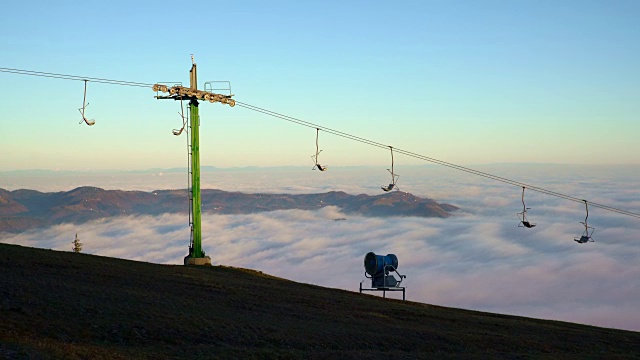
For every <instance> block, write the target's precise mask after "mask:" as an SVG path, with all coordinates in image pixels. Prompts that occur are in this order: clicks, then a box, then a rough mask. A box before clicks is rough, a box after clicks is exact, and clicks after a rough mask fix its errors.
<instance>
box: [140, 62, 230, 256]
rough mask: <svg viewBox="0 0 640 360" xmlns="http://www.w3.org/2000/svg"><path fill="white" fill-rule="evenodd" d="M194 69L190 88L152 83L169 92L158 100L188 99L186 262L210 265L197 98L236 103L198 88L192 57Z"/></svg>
mask: <svg viewBox="0 0 640 360" xmlns="http://www.w3.org/2000/svg"><path fill="white" fill-rule="evenodd" d="M191 62H192V65H191V70H189V78H190V83H189V87H188V88H187V87H183V86H178V85H176V86H172V87H169V86H167V85H163V84H155V85H153V91H156V92H157V93H160V92H164V93H169V96H161V95H156V98H157V99H173V100H180V101H182V100H189V127H190V129H191V134H190V135H191V137H190V143H189V145H188V151H189V173H190V186H189V200H190V201H189V203H190V209H189V212H190V213H191V216H190V217H189V218H190V224H189V225H190V226H191V240H190V244H189V255H187V256H186V257H185V258H184V264H185V265H211V258H210V257H209V256H205V253H204V251H203V250H202V224H201V218H202V203H201V196H200V115H199V111H198V105H199V103H198V100H203V101H209V102H212V103H214V102H220V103H223V104H228V105H229V106H231V107H233V106H235V104H236V102H235V100H233V99H231V97H232V96H233V95H232V94H229V95H222V94H215V93H212V92H207V91H201V90H198V75H197V66H196V63H195V62H194V61H193V56H192V57H191ZM181 133H182V130H181V131H179V132H176V131H174V135H180V134H181Z"/></svg>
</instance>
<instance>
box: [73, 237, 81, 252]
mask: <svg viewBox="0 0 640 360" xmlns="http://www.w3.org/2000/svg"><path fill="white" fill-rule="evenodd" d="M71 243H72V244H73V252H75V253H79V252H81V251H82V243H81V242H80V239H78V234H76V238H75V239H74V240H73V241H72V242H71Z"/></svg>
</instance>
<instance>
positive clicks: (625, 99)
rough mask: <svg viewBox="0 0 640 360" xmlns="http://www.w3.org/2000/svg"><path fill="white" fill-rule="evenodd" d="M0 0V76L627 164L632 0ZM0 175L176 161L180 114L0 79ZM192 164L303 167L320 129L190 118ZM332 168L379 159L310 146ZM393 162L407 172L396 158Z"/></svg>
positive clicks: (457, 155)
mask: <svg viewBox="0 0 640 360" xmlns="http://www.w3.org/2000/svg"><path fill="white" fill-rule="evenodd" d="M187 4H188V3H185V2H182V3H181V2H158V1H154V2H147V1H141V2H129V1H127V2H125V1H109V2H100V3H95V4H93V3H78V2H66V1H61V2H53V3H52V2H44V1H33V2H28V3H20V2H8V3H6V4H4V5H3V11H2V13H1V14H0V49H1V50H0V67H5V68H19V69H27V70H35V71H44V72H54V73H63V74H72V75H80V76H90V77H99V78H110V79H118V80H128V81H138V82H145V83H154V82H160V81H183V82H185V83H186V82H188V70H189V68H190V63H191V62H190V59H189V54H191V53H193V54H195V59H196V62H197V64H198V71H199V73H198V75H199V82H200V86H202V83H203V82H204V81H207V80H230V81H231V83H232V88H233V92H234V93H235V94H236V99H237V100H239V101H242V102H245V103H249V104H252V105H257V106H261V107H264V108H267V109H270V110H274V111H277V112H280V113H284V114H287V115H290V116H295V117H298V118H301V119H304V120H306V121H310V122H314V123H317V124H320V125H322V126H326V127H330V128H334V129H337V130H340V131H344V132H348V133H352V134H354V135H358V136H361V137H365V138H369V139H371V140H375V141H378V142H381V143H385V144H389V145H393V146H395V147H399V148H402V149H406V150H409V151H413V152H416V153H420V154H423V155H427V156H432V157H435V158H439V159H442V160H446V161H450V162H454V163H459V164H463V165H466V164H480V163H494V162H542V163H582V164H593V163H595V164H601V163H604V164H609V163H623V164H625V163H633V164H638V163H640V157H639V156H638V154H640V141H638V134H640V121H639V120H640V119H639V114H640V66H638V64H640V40H639V39H640V25H639V23H638V19H640V2H637V1H396V2H390V1H384V2H382V1H318V2H306V1H270V2H265V1H234V2H227V3H219V2H193V3H192V4H191V5H187ZM0 84H2V87H3V88H4V90H5V91H4V92H3V96H2V97H1V98H0V106H1V108H2V112H1V113H0V125H2V132H0V154H1V155H2V156H0V171H7V170H16V169H34V168H42V169H65V170H86V169H93V170H101V169H124V170H126V169H147V168H154V167H159V168H170V167H179V166H184V165H185V163H186V151H185V147H186V145H185V139H184V137H181V138H177V137H174V136H173V135H171V129H173V128H176V127H179V123H180V117H179V115H178V114H177V112H178V110H179V104H178V103H175V102H172V101H166V100H165V101H157V100H155V99H153V95H154V93H153V92H152V91H151V89H149V90H145V89H143V88H129V87H123V86H114V85H105V84H97V83H89V90H88V98H89V99H88V100H89V103H90V104H91V105H90V106H89V107H88V108H87V115H88V117H90V118H95V119H96V125H95V126H93V127H91V128H89V127H87V126H86V125H84V124H83V125H79V124H78V121H79V120H80V115H79V113H78V110H77V109H78V107H80V106H81V104H82V90H83V89H82V86H83V83H82V82H76V81H66V80H53V79H45V78H37V77H29V76H21V75H13V74H7V73H0ZM201 116H202V119H201V123H202V126H201V134H202V138H201V142H202V143H201V149H202V158H201V161H202V163H203V164H204V165H214V166H220V167H231V166H249V165H256V166H276V165H311V159H310V156H311V155H312V154H313V152H314V151H315V143H314V141H315V130H313V129H309V128H305V127H301V126H298V125H294V124H290V123H286V122H283V121H282V120H277V119H274V118H271V117H267V116H265V115H262V114H258V113H254V112H251V111H249V110H246V109H243V108H239V107H235V108H229V107H228V106H222V105H220V104H209V103H205V104H202V106H201ZM320 143H321V148H322V149H324V151H323V153H322V155H321V162H324V163H326V164H328V165H329V166H332V165H333V166H339V165H373V164H376V165H377V164H386V163H388V162H389V155H388V154H387V153H385V151H384V150H381V149H376V148H373V147H369V146H366V145H362V144H358V143H354V142H351V141H347V140H344V139H341V138H336V137H333V136H331V135H328V134H324V135H322V134H321V141H320ZM397 161H398V163H400V164H403V163H404V164H416V163H420V162H419V161H417V160H414V159H410V158H404V157H400V156H399V157H398V158H397Z"/></svg>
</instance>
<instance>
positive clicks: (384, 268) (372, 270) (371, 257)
mask: <svg viewBox="0 0 640 360" xmlns="http://www.w3.org/2000/svg"><path fill="white" fill-rule="evenodd" d="M393 272H395V273H396V274H397V275H398V277H399V279H397V278H396V277H395V276H393V274H392V273H393ZM364 276H365V277H366V278H367V279H371V288H369V289H366V288H363V287H362V283H363V281H361V282H360V293H362V292H363V291H382V297H386V293H387V291H402V300H405V289H406V288H405V287H402V286H400V284H401V283H402V280H404V279H406V278H407V276H406V275H401V274H400V273H399V272H398V257H397V256H395V254H387V255H384V256H383V255H376V254H374V253H373V252H369V253H367V255H365V256H364Z"/></svg>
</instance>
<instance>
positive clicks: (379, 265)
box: [364, 252, 398, 277]
mask: <svg viewBox="0 0 640 360" xmlns="http://www.w3.org/2000/svg"><path fill="white" fill-rule="evenodd" d="M397 268H398V257H397V256H396V255H395V254H387V255H385V256H382V255H376V254H374V253H372V252H370V253H367V255H365V256H364V270H365V271H366V272H367V274H369V275H371V276H373V277H376V276H380V275H382V273H384V275H389V272H390V271H396V269H397Z"/></svg>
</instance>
